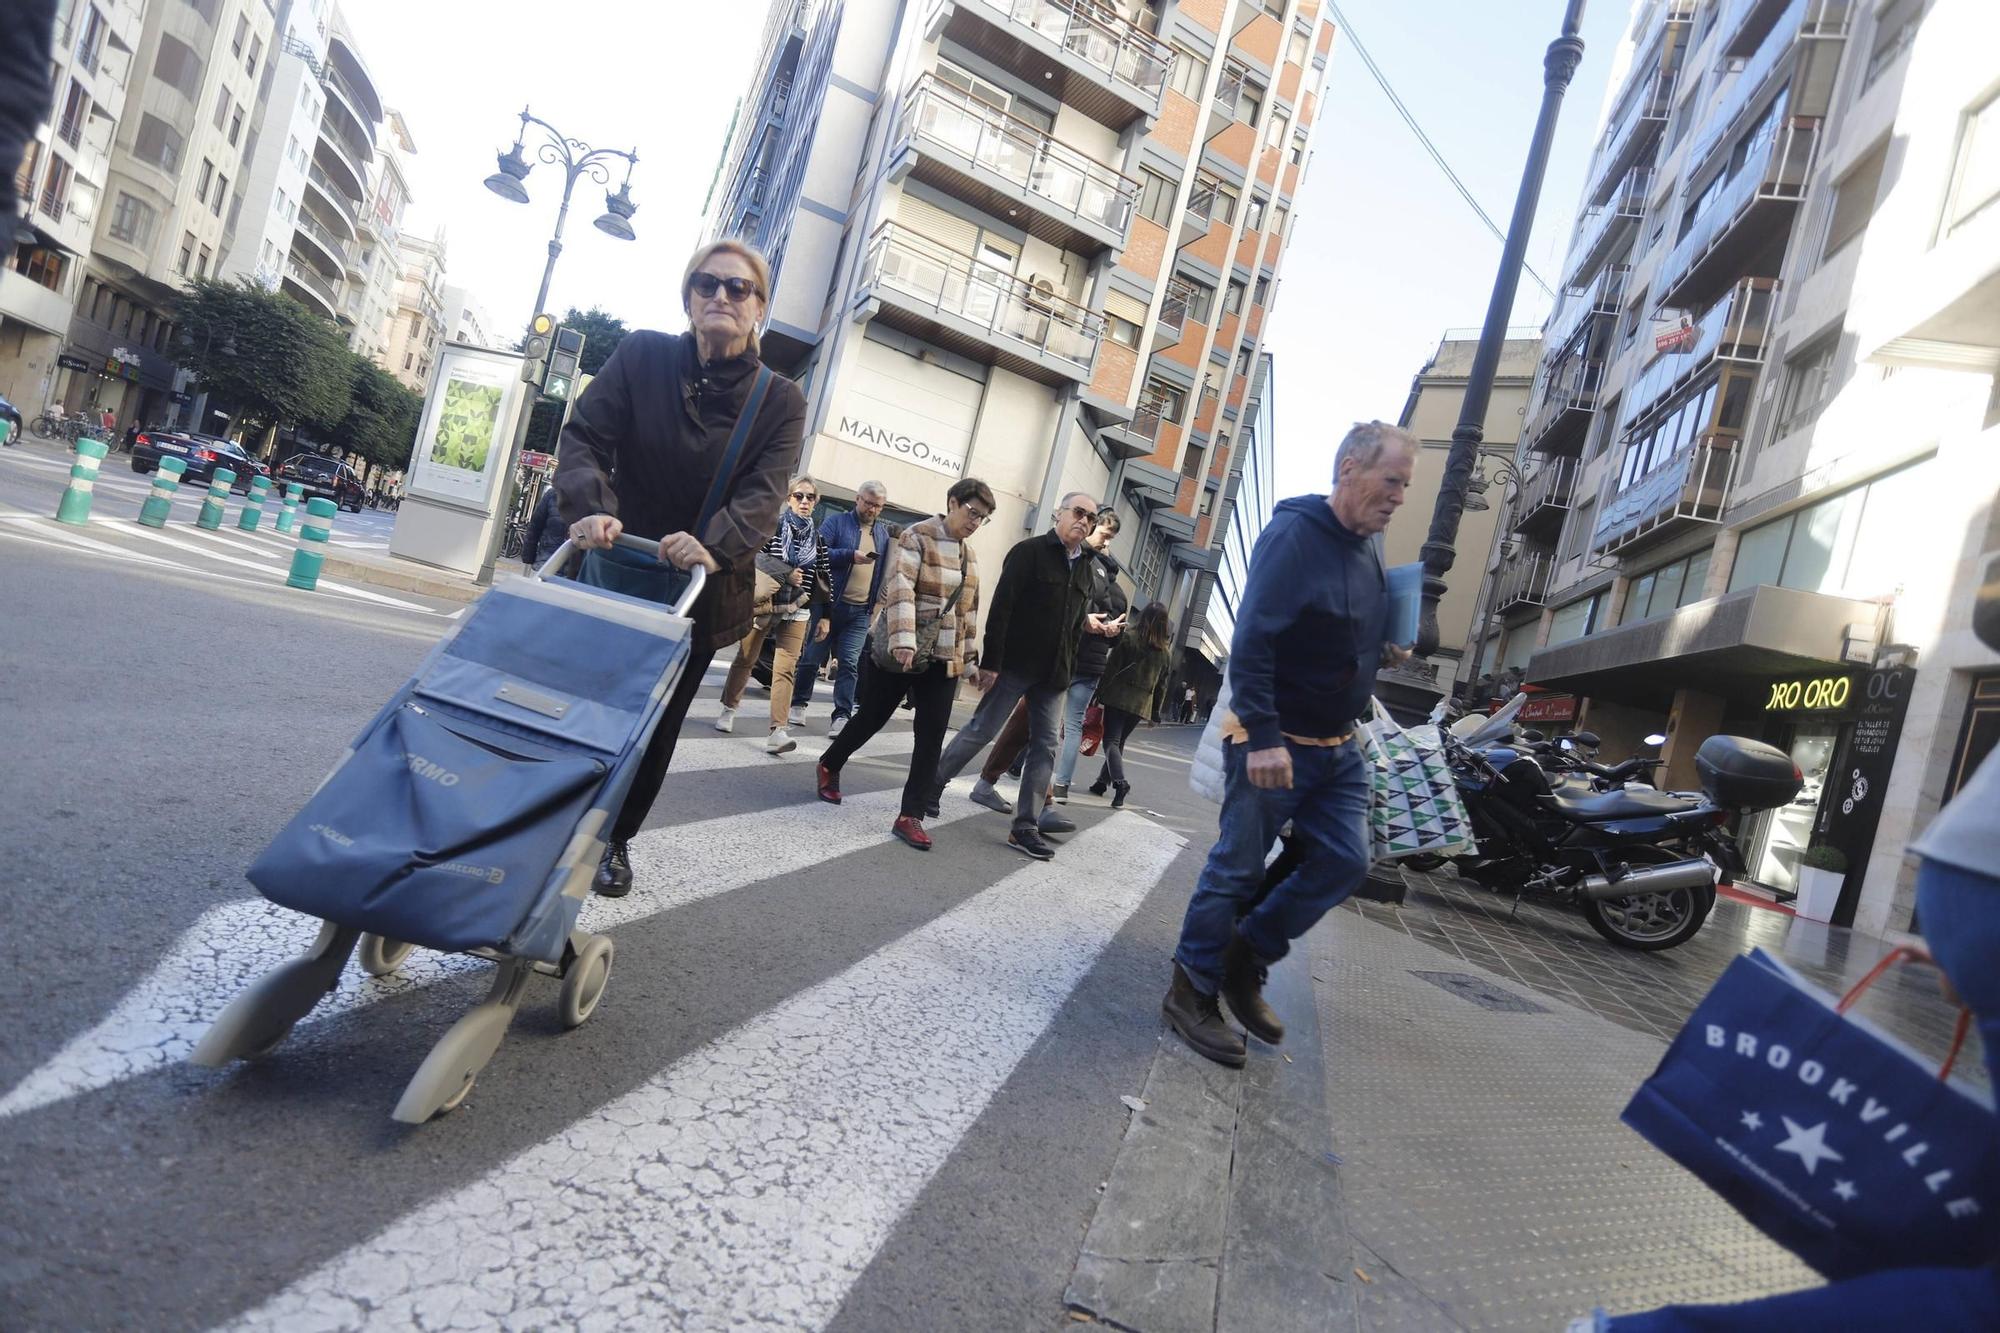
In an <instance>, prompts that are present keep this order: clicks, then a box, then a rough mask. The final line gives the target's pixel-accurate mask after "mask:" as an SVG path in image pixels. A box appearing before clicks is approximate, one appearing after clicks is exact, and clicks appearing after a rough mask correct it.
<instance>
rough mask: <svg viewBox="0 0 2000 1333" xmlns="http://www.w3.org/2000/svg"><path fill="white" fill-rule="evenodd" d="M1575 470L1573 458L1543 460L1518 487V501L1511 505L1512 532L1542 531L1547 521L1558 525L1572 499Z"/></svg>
mask: <svg viewBox="0 0 2000 1333" xmlns="http://www.w3.org/2000/svg"><path fill="white" fill-rule="evenodd" d="M1578 470H1579V468H1578V464H1577V461H1576V460H1575V459H1574V458H1551V459H1547V460H1545V461H1544V462H1543V463H1542V465H1541V466H1540V467H1539V468H1537V469H1536V470H1535V474H1534V475H1533V476H1532V477H1529V478H1528V479H1527V481H1525V482H1523V483H1522V485H1521V494H1520V498H1519V499H1517V500H1516V501H1515V503H1514V531H1516V532H1529V531H1535V530H1540V529H1545V528H1547V527H1548V526H1549V525H1550V523H1551V521H1553V522H1554V523H1555V524H1556V525H1558V526H1560V524H1561V520H1562V515H1563V514H1565V513H1567V512H1568V511H1569V508H1570V502H1571V500H1572V499H1573V498H1574V497H1575V493H1576V478H1577V472H1578Z"/></svg>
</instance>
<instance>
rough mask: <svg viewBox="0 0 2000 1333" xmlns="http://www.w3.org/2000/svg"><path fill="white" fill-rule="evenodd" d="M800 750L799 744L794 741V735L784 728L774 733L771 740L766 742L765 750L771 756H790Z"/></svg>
mask: <svg viewBox="0 0 2000 1333" xmlns="http://www.w3.org/2000/svg"><path fill="white" fill-rule="evenodd" d="M798 748H799V743H798V742H797V741H795V740H793V739H792V733H791V732H789V731H786V730H785V729H784V728H783V727H779V728H778V729H777V730H776V731H774V732H772V733H771V739H770V740H768V741H765V742H764V749H765V751H766V752H767V753H770V754H790V753H791V752H792V751H794V750H796V749H798Z"/></svg>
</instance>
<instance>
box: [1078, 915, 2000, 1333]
mask: <svg viewBox="0 0 2000 1333" xmlns="http://www.w3.org/2000/svg"><path fill="white" fill-rule="evenodd" d="M1411 880H1412V891H1411V893H1410V895H1409V900H1408V902H1406V903H1404V904H1402V905H1389V904H1383V903H1374V902H1361V901H1353V902H1350V904H1349V905H1348V906H1347V907H1346V908H1345V909H1343V910H1341V911H1338V912H1334V913H1332V914H1331V915H1329V916H1328V918H1327V919H1326V920H1325V921H1323V922H1322V923H1321V924H1320V926H1319V928H1318V929H1317V930H1315V931H1314V932H1313V934H1312V935H1311V936H1309V937H1308V938H1307V939H1306V940H1304V941H1301V943H1300V945H1299V946H1298V947H1297V948H1296V949H1295V950H1294V952H1293V954H1292V956H1291V957H1290V958H1288V959H1287V960H1286V961H1285V962H1283V963H1282V964H1280V965H1279V966H1278V968H1276V969H1275V970H1274V973H1273V976H1272V979H1271V988H1270V995H1271V999H1272V1002H1273V1005H1274V1007H1276V1008H1277V1009H1278V1011H1279V1013H1280V1014H1281V1015H1282V1016H1283V1017H1284V1019H1285V1021H1286V1023H1287V1024H1288V1025H1289V1028H1290V1031H1289V1033H1288V1035H1287V1038H1286V1041H1285V1044H1284V1046H1283V1047H1282V1048H1280V1049H1278V1050H1273V1049H1271V1048H1268V1047H1262V1046H1260V1045H1258V1044H1257V1043H1255V1042H1252V1043H1251V1050H1252V1054H1251V1060H1250V1064H1249V1067H1248V1068H1247V1069H1246V1070H1244V1071H1242V1072H1241V1073H1237V1072H1234V1071H1229V1070H1224V1069H1222V1068H1220V1067H1219V1066H1215V1065H1211V1064H1208V1063H1207V1062H1205V1061H1203V1060H1201V1059H1199V1058H1198V1057H1194V1056H1192V1055H1190V1054H1189V1053H1188V1052H1187V1051H1186V1050H1185V1049H1184V1048H1183V1047H1182V1046H1181V1044H1180V1042H1179V1041H1178V1039H1176V1038H1174V1037H1173V1036H1172V1035H1171V1034H1167V1033H1165V1030H1164V1027H1163V1035H1162V1038H1161V1047H1160V1052H1159V1055H1158V1056H1157V1057H1156V1059H1155V1061H1154V1067H1153V1071H1152V1075H1151V1078H1150V1080H1149V1084H1148V1088H1147V1091H1146V1093H1145V1098H1144V1100H1145V1101H1146V1102H1147V1108H1146V1109H1145V1110H1144V1111H1142V1112H1138V1113H1135V1114H1134V1116H1133V1118H1132V1123H1131V1126H1130V1127H1129V1129H1128V1132H1127V1136H1126V1140H1125V1144H1124V1147H1123V1149H1122V1150H1121V1153H1120V1156H1119V1159H1118V1163H1117V1166H1116V1168H1115V1169H1114V1171H1113V1173H1112V1177H1111V1179H1110V1181H1109V1182H1108V1183H1107V1187H1106V1190H1105V1194H1104V1199H1103V1202H1102V1203H1101V1204H1100V1206H1099V1210H1098V1214H1097V1218H1096V1219H1095V1221H1094V1222H1093V1224H1092V1226H1091V1228H1090V1231H1089V1234H1088V1235H1087V1236H1086V1238H1085V1241H1084V1244H1083V1246H1082V1253H1081V1254H1080V1256H1079V1260H1078V1265H1077V1270H1076V1274H1075V1276H1074V1277H1073V1279H1072V1282H1071V1286H1070V1292H1069V1297H1068V1300H1069V1303H1070V1306H1071V1312H1072V1314H1071V1317H1072V1319H1073V1320H1075V1321H1077V1322H1078V1323H1079V1324H1088V1323H1092V1322H1095V1323H1099V1324H1103V1325H1106V1326H1111V1327H1118V1328H1125V1329H1135V1330H1141V1331H1142V1333H1156V1331H1163V1330H1183V1329H1185V1330H1200V1331H1203V1333H1206V1331H1208V1330H1225V1329H1228V1330H1235V1329H1244V1330H1248V1329H1253V1328H1254V1329H1260V1330H1283V1329H1300V1330H1305V1329H1311V1330H1319V1329H1333V1328H1337V1329H1343V1330H1347V1329H1352V1330H1370V1331H1371V1333H1372V1331H1375V1330H1384V1331H1387V1330H1395V1331H1398V1333H1400V1331H1401V1330H1423V1331H1428V1330H1483V1329H1522V1330H1529V1329H1533V1330H1555V1329H1560V1328H1562V1327H1564V1326H1565V1324H1566V1323H1567V1321H1568V1320H1570V1319H1572V1318H1574V1317H1576V1316H1578V1315H1582V1314H1586V1313H1588V1312H1589V1311H1590V1310H1591V1309H1592V1308H1593V1307H1595V1306H1599V1305H1602V1306H1604V1307H1605V1308H1606V1309H1609V1310H1611V1311H1612V1312H1613V1313H1630V1312H1633V1311H1638V1310H1644V1309H1650V1308H1653V1307H1656V1306H1659V1305H1664V1304H1668V1303H1673V1302H1687V1301H1718V1302H1719V1301H1731V1300H1745V1299H1749V1298H1752V1297H1755V1296H1761V1295H1767V1294H1771V1293H1775V1292H1780V1291H1785V1290H1791V1289H1795V1288H1798V1287H1803V1286H1809V1285H1813V1284H1815V1283H1816V1282H1817V1281H1818V1278H1817V1276H1816V1275H1815V1274H1814V1273H1813V1272H1812V1271H1811V1270H1810V1269H1808V1268H1806V1267H1805V1266H1804V1265H1803V1264H1800V1263H1799V1262H1798V1261H1796V1260H1795V1259H1793V1258H1792V1257H1791V1256H1790V1255H1789V1254H1788V1253H1787V1252H1785V1251H1784V1250H1782V1249H1781V1248H1779V1247H1778V1246H1776V1245H1775V1244H1773V1243H1771V1242H1770V1241H1767V1240H1766V1239H1764V1237H1763V1236H1762V1235H1761V1234H1760V1233H1758V1232H1757V1231H1756V1230H1755V1229H1754V1228H1752V1227H1750V1226H1749V1225H1748V1224H1747V1223H1744V1222H1743V1221H1741V1220H1740V1219H1738V1218H1737V1216H1736V1214H1735V1213H1734V1212H1733V1211H1731V1210H1730V1209H1729V1208H1728V1207H1727V1206H1725V1205H1724V1204H1723V1203H1722V1202H1721V1201H1720V1200H1719V1199H1717V1198H1716V1197H1715V1196H1714V1195H1713V1194H1712V1193H1710V1192H1709V1190H1708V1189H1707V1188H1706V1187H1705V1186H1703V1185H1702V1184H1701V1183H1699V1182H1698V1181H1697V1180H1695V1178H1694V1177H1693V1176H1691V1175H1689V1174H1687V1173H1686V1172H1684V1171H1683V1170H1681V1169H1680V1168H1679V1167H1678V1166H1676V1165H1674V1164H1673V1163H1672V1162H1671V1161H1669V1160H1668V1159H1667V1158H1666V1157H1665V1156H1663V1155H1662V1154H1660V1153H1659V1152H1657V1151H1656V1150H1655V1149H1653V1148H1652V1147H1651V1146H1650V1145H1649V1144H1647V1143H1646V1142H1645V1141H1644V1140H1642V1139H1640V1138H1639V1137H1638V1135H1636V1134H1634V1133H1633V1132H1632V1131H1630V1130H1628V1129H1626V1128H1625V1127H1624V1126H1623V1125H1622V1124H1620V1123H1619V1120H1618V1116H1619V1113H1620V1112H1621V1111H1622V1110H1623V1108H1624V1106H1625V1103H1626V1102H1627V1101H1628V1100H1629V1099H1630V1097H1631V1095H1632V1092H1633V1090H1634V1089H1635V1088H1636V1087H1637V1086H1638V1084H1639V1083H1640V1082H1641V1081H1642V1080H1643V1079H1644V1078H1646V1076H1647V1075H1648V1074H1650V1073H1651V1072H1652V1070H1653V1068H1654V1066H1655V1065H1656V1064H1657V1063H1658V1061H1659V1059H1660V1056H1661V1054H1662V1053H1663V1052H1664V1050H1665V1047H1666V1042H1667V1040H1668V1039H1669V1038H1670V1037H1671V1036H1672V1034H1673V1033H1674V1032H1676V1031H1678V1029H1679V1028H1680V1026H1681V1024H1682V1023H1683V1022H1684V1021H1685V1020H1686V1017H1687V1014H1688V1013H1689V1011H1690V1010H1692V1008H1693V1007H1694V1005H1695V1004H1696V1003H1698V1002H1699V1000H1700V999H1701V997H1702V996H1703V995H1704V994H1705V993H1706V992H1707V990H1708V988H1709V986H1710V985H1711V984H1712V983H1713V981H1714V979H1715V977H1716V976H1717V975H1719V974H1720V972H1721V970H1722V969H1723V968H1724V967H1725V966H1727V964H1728V962H1729V961H1730V960H1731V959H1733V958H1734V957H1736V956H1737V955H1738V954H1739V953H1741V952H1743V951H1745V950H1748V949H1750V948H1752V947H1756V946H1762V947H1764V948H1766V949H1768V950H1770V951H1772V952H1773V953H1776V954H1778V955H1779V956H1781V957H1783V958H1784V959H1785V960H1786V961H1787V962H1789V963H1791V964H1792V965H1793V966H1795V967H1797V968H1798V969H1799V970H1800V971H1802V972H1804V973H1805V974H1807V975H1808V976H1809V977H1811V978H1812V979H1813V981H1814V982H1815V983H1816V984H1818V985H1820V986H1822V987H1825V988H1826V989H1828V990H1831V991H1835V992H1838V991H1841V990H1844V989H1845V988H1846V987H1847V986H1849V985H1851V984H1852V983H1853V982H1854V981H1855V980H1858V979H1859V977H1860V976H1861V975H1862V974H1863V973H1865V972H1866V971H1867V970H1868V969H1869V968H1870V967H1871V966H1872V965H1873V964H1874V963H1875V962H1876V961H1877V960H1878V959H1879V958H1880V957H1881V956H1882V955H1883V954H1884V953H1885V952H1886V951H1887V950H1888V949H1889V948H1890V947H1892V945H1891V942H1887V941H1882V940H1877V939H1874V938H1871V937H1868V936H1860V935H1855V934H1854V933H1853V932H1851V931H1847V930H1843V929H1840V928H1838V927H1829V926H1823V925H1817V924H1815V923H1812V922H1806V921H1799V920H1797V919H1795V918H1793V917H1791V916H1789V915H1787V914H1785V913H1781V912H1776V911H1769V910H1765V909H1760V908H1755V907H1751V906H1747V905H1745V904H1742V903H1738V902H1734V901H1730V900H1726V899H1725V900H1723V901H1721V902H1719V903H1718V904H1717V905H1716V909H1715V911H1714V913H1713V914H1712V915H1711V917H1710V918H1709V921H1708V924H1707V925H1706V926H1705V928H1704V929H1703V931H1702V933H1701V934H1700V936H1698V937H1697V938H1696V940H1694V941H1693V942H1691V943H1690V944H1688V945H1686V946H1684V947H1682V948H1680V949H1677V950H1672V951H1669V952H1666V953H1661V954H1637V953H1631V952H1628V951H1624V950H1619V949H1616V948H1614V947H1613V946H1611V945H1609V944H1607V943H1606V942H1604V941H1603V940H1601V939H1599V938H1598V936H1597V935H1596V934H1595V933H1594V932H1592V931H1591V930H1590V928H1589V927H1588V926H1587V925H1586V924H1585V923H1584V922H1583V920H1582V918H1581V917H1580V916H1577V915H1574V914H1572V913H1568V912H1565V911H1562V910H1561V909H1559V908H1557V907H1554V906H1552V905H1551V906H1538V905H1532V904H1524V905H1523V906H1522V907H1521V908H1520V910H1519V912H1518V914H1517V915H1516V916H1515V917H1514V918H1513V919H1511V920H1510V919H1509V916H1508V913H1509V909H1510V908H1511V906H1512V904H1511V901H1510V900H1508V899H1504V898H1501V897H1498V896H1496V895H1492V894H1488V893H1485V892H1484V891H1482V890H1477V889H1472V888H1468V887H1461V886H1459V885H1458V884H1457V883H1456V882H1455V881H1453V880H1452V879H1451V878H1450V877H1449V876H1412V877H1411ZM1859 1012H1861V1013H1862V1014H1864V1015H1865V1016H1867V1017H1868V1018H1870V1019H1871V1020H1873V1021H1874V1022H1876V1023H1878V1024H1879V1025H1881V1026H1883V1027H1884V1028H1886V1029H1888V1030H1889V1031H1891V1032H1893V1033H1895V1034H1896V1035H1897V1036H1899V1037H1901V1038H1902V1039H1904V1040H1906V1041H1908V1042H1909V1043H1910V1044H1911V1045H1913V1046H1915V1047H1916V1048H1917V1049H1918V1050H1919V1051H1921V1052H1922V1053H1924V1054H1925V1055H1926V1056H1927V1057H1929V1056H1938V1057H1941V1056H1942V1054H1943V1052H1944V1050H1945V1048H1946V1047H1947V1046H1948V1044H1949V1039H1950V1033H1951V1027H1952V1018H1953V1013H1954V1011H1953V1010H1952V1009H1951V1008H1950V1007H1949V1006H1947V1005H1946V1004H1945V1003H1944V1002H1943V1000H1942V999H1940V998H1939V997H1938V994H1937V988H1936V980H1935V977H1934V975H1933V974H1931V973H1930V972H1929V970H1928V969H1922V968H1905V969H1899V970H1898V971H1897V972H1895V973H1892V974H1890V975H1888V976H1886V977H1884V978H1883V980H1882V981H1881V982H1880V983H1878V984H1877V985H1876V986H1875V987H1874V988H1873V989H1872V990H1871V991H1870V992H1869V993H1868V995H1867V997H1866V998H1865V999H1864V1000H1863V1001H1862V1002H1861V1004H1860V1006H1859ZM1286 1057H1290V1059H1289V1060H1287V1058H1286ZM1958 1069H1959V1071H1960V1075H1955V1077H1957V1076H1961V1075H1962V1076H1963V1077H1964V1079H1965V1081H1966V1082H1968V1083H1974V1084H1983V1082H1984V1081H1985V1080H1984V1070H1983V1065H1982V1062H1981V1059H1980V1056H1979V1053H1978V1051H1977V1050H1976V1049H1974V1048H1973V1046H1972V1044H1969V1045H1968V1049H1967V1050H1966V1051H1965V1052H1964V1054H1963V1055H1962V1056H1961V1057H1960V1061H1959V1065H1958ZM1253 1237H1254V1238H1256V1239H1257V1240H1258V1242H1259V1243H1257V1244H1255V1245H1251V1244H1246V1243H1245V1240H1246V1238H1253Z"/></svg>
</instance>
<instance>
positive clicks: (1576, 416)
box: [1526, 330, 1604, 457]
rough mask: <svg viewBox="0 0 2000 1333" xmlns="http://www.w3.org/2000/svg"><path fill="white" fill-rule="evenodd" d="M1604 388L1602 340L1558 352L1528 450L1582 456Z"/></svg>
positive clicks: (1530, 432)
mask: <svg viewBox="0 0 2000 1333" xmlns="http://www.w3.org/2000/svg"><path fill="white" fill-rule="evenodd" d="M1592 332H1593V333H1594V332H1595V330H1593V331H1592ZM1603 385H1604V359H1603V355H1602V350H1601V340H1600V339H1598V338H1595V337H1581V338H1579V339H1578V340H1577V341H1575V342H1573V343H1571V344H1570V345H1569V346H1568V347H1565V348H1563V349H1562V350H1561V351H1559V352H1557V353H1556V355H1555V357H1554V358H1553V359H1551V360H1550V361H1549V362H1548V364H1547V366H1546V368H1545V370H1544V372H1543V375H1542V385H1541V388H1542V393H1541V400H1540V403H1541V405H1540V406H1539V407H1538V408H1537V409H1536V410H1535V415H1534V416H1533V417H1532V418H1531V419H1530V420H1529V422H1528V432H1527V436H1526V438H1527V441H1528V448H1529V449H1531V450H1533V451H1534V452H1535V453H1538V454H1545V455H1548V456H1550V457H1560V456H1574V455H1575V454H1577V453H1579V452H1580V451H1581V450H1582V449H1583V439H1584V436H1585V435H1587V434H1589V431H1590V418H1591V417H1592V416H1593V415H1594V414H1595V413H1596V411H1597V391H1598V390H1599V389H1600V388H1602V387H1603Z"/></svg>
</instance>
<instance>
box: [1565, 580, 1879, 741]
mask: <svg viewBox="0 0 2000 1333" xmlns="http://www.w3.org/2000/svg"><path fill="white" fill-rule="evenodd" d="M1880 615H1881V608H1880V607H1878V606H1877V605H1876V604H1875V603H1873V602H1860V601H1854V600H1852V599H1850V598H1846V597H1834V596H1830V595H1828V594H1826V593H1817V592H1801V591H1799V590H1798V589H1796V588H1779V587H1773V586H1771V585H1769V584H1762V585H1759V586H1757V587H1755V588H1745V589H1744V590H1743V591H1741V592H1734V593H1730V594H1729V595H1728V596H1726V597H1718V598H1715V599H1714V600H1712V601H1707V602H1696V603H1695V604H1694V605H1692V606H1683V607H1681V608H1680V609H1679V610H1677V611H1674V612H1673V613H1672V614H1670V615H1664V616H1656V617H1654V618H1653V619H1651V620H1642V621H1640V622H1639V623H1638V624H1635V625H1620V626H1619V627H1618V628H1616V629H1613V630H1607V631H1605V632H1604V633H1602V634H1593V635H1591V636H1590V637H1588V638H1584V639H1572V640H1571V641H1570V642H1568V643H1561V644H1556V645H1555V646H1553V647H1549V648H1543V649H1541V650H1540V651H1538V652H1537V653H1536V654H1535V655H1534V656H1533V657H1532V658H1530V659H1529V660H1528V670H1527V678H1528V680H1529V681H1530V682H1531V683H1533V684H1536V685H1540V686H1543V687H1544V688H1546V689H1551V690H1567V691H1569V692H1571V693H1573V694H1580V695H1589V696H1590V697H1592V698H1594V699H1608V700H1611V701H1613V702H1615V703H1622V704H1629V705H1631V706H1632V707H1635V708H1647V709H1652V710H1654V711H1659V712H1664V711H1665V710H1666V709H1667V708H1669V707H1670V706H1671V705H1672V703H1673V699H1674V691H1675V690H1677V689H1682V688H1690V689H1698V690H1702V691H1704V692H1706V693H1709V694H1714V695H1717V696H1720V697H1722V698H1725V699H1732V700H1739V701H1742V702H1746V703H1757V702H1761V701H1762V700H1763V699H1764V697H1765V696H1766V695H1767V694H1768V693H1769V690H1770V684H1771V682H1772V681H1773V680H1775V679H1778V678H1780V677H1783V676H1795V675H1800V674H1803V673H1806V672H1809V671H1812V670H1814V669H1823V668H1827V667H1834V668H1838V669H1843V670H1851V669H1852V666H1853V664H1852V663H1850V662H1847V661H1845V660H1844V659H1843V658H1842V655H1841V654H1842V651H1843V648H1844V646H1845V644H1846V643H1847V642H1848V627H1849V626H1850V625H1860V626H1864V627H1866V636H1867V637H1868V638H1871V639H1872V638H1873V637H1874V636H1873V630H1874V627H1875V625H1876V624H1877V622H1878V620H1879V618H1880Z"/></svg>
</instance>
